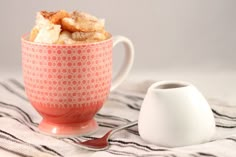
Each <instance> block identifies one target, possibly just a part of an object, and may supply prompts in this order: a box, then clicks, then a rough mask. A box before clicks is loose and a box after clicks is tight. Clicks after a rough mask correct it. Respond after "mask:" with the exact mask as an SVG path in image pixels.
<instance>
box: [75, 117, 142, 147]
mask: <svg viewBox="0 0 236 157" xmlns="http://www.w3.org/2000/svg"><path fill="white" fill-rule="evenodd" d="M137 124H138V121H134V122H131V123H128V124H126V125H123V126H119V127H117V128H114V129H113V130H110V131H108V132H107V133H106V134H105V135H104V136H103V137H101V138H96V139H92V140H87V141H83V142H80V141H79V142H76V143H73V144H75V145H76V146H78V147H80V148H83V149H87V150H93V151H98V150H106V149H108V148H109V146H110V144H109V142H108V140H109V138H110V137H111V135H112V134H114V133H116V132H117V131H120V130H123V129H126V128H129V127H132V126H135V125H137Z"/></svg>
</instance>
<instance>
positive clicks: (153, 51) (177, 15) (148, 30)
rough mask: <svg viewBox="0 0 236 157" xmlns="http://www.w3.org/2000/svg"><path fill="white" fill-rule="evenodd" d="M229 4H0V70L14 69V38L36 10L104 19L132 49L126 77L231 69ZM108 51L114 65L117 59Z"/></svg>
mask: <svg viewBox="0 0 236 157" xmlns="http://www.w3.org/2000/svg"><path fill="white" fill-rule="evenodd" d="M235 8H236V1H235V0H178V1H177V0H117V1H114V0H99V1H94V0H87V1H78V0H69V1H65V0H56V1H32V0H24V1H19V0H2V1H0V12H1V13H0V18H1V38H0V43H1V47H0V67H1V68H0V69H1V71H11V70H12V69H13V70H16V69H17V70H20V67H21V50H20V49H21V48H20V37H21V35H22V34H24V33H26V32H29V31H30V29H31V28H32V26H33V25H34V18H35V13H36V12H37V11H39V10H59V9H65V10H68V11H72V10H81V11H85V12H89V13H91V14H93V15H96V16H98V17H101V18H105V19H106V28H107V30H108V31H110V32H111V33H112V34H113V35H116V34H121V35H125V36H127V37H129V38H130V39H131V40H132V41H133V43H134V45H135V49H136V58H135V64H134V68H133V71H132V72H137V71H143V70H148V71H154V70H166V69H172V68H180V69H181V68H182V69H184V68H186V67H188V68H190V69H193V70H196V69H200V70H210V71H215V70H219V69H220V70H221V69H227V70H234V69H236V63H235V61H236V44H235V42H236V9H235ZM121 51H122V47H121V46H119V47H118V48H116V49H115V52H114V60H115V61H114V66H115V67H116V68H117V67H118V65H119V64H120V62H121V61H120V60H122V56H123V55H122V52H121Z"/></svg>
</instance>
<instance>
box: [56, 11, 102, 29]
mask: <svg viewBox="0 0 236 157" xmlns="http://www.w3.org/2000/svg"><path fill="white" fill-rule="evenodd" d="M61 25H62V29H63V30H67V31H70V32H96V31H101V30H103V29H104V23H103V22H102V20H98V19H97V18H96V17H94V16H91V15H89V14H87V13H83V12H76V11H74V12H73V13H72V14H71V17H68V18H63V19H62V21H61Z"/></svg>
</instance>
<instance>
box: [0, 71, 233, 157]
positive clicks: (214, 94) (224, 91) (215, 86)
mask: <svg viewBox="0 0 236 157" xmlns="http://www.w3.org/2000/svg"><path fill="white" fill-rule="evenodd" d="M8 78H16V79H19V80H21V81H22V76H21V73H20V72H16V73H14V74H13V73H7V72H6V73H5V74H2V77H1V78H0V80H3V81H4V80H6V79H8ZM160 80H182V81H188V82H191V83H193V84H194V85H195V86H196V87H197V88H198V89H199V90H200V91H201V92H202V93H203V94H204V95H205V96H206V97H207V98H209V99H212V98H213V99H219V100H223V101H225V103H226V104H227V105H228V106H236V97H235V95H236V82H235V80H236V71H218V72H199V71H198V72H194V71H158V72H147V71H146V72H139V73H134V74H131V75H129V77H128V78H127V79H126V81H125V82H124V83H123V84H122V85H121V86H120V87H119V90H127V91H129V90H136V91H140V89H144V90H143V91H140V92H145V90H146V89H147V88H148V86H149V85H150V83H153V82H155V81H160ZM143 81H144V82H145V81H146V82H147V83H146V84H140V83H139V82H143ZM141 86H146V87H141ZM127 87H128V88H127ZM235 112H236V111H235ZM234 133H236V132H235V131H234ZM235 148H236V147H235ZM83 155H84V156H90V155H91V156H96V155H98V156H101V155H108V154H105V152H104V154H103V152H99V153H96V155H95V154H94V153H93V152H88V151H81V152H80V153H79V154H78V156H83ZM0 156H17V155H14V154H12V153H9V152H8V151H5V150H4V149H0ZM75 156H76V155H75ZM109 156H112V154H109ZM232 157H233V156H232Z"/></svg>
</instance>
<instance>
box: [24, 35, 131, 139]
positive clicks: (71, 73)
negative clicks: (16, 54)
mask: <svg viewBox="0 0 236 157" xmlns="http://www.w3.org/2000/svg"><path fill="white" fill-rule="evenodd" d="M21 41H22V66H23V77H24V84H25V90H26V94H27V97H28V99H29V101H30V103H31V104H32V105H33V106H34V108H35V109H36V110H37V111H38V112H39V113H40V114H41V116H42V117H43V120H42V121H41V123H40V124H39V129H40V130H41V131H42V132H44V133H47V134H50V135H57V136H58V135H81V134H87V133H90V132H93V131H95V130H96V129H97V127H98V125H97V123H96V121H95V120H94V115H95V114H96V113H97V112H98V110H99V109H100V108H101V107H102V105H103V104H104V102H105V100H106V98H107V96H108V94H109V91H111V90H114V89H115V88H116V87H117V86H118V85H120V83H121V82H122V81H123V80H124V78H125V77H126V76H127V74H128V72H129V71H130V69H131V67H132V64H133V60H134V48H133V44H132V43H131V41H130V40H129V39H127V38H126V37H123V36H116V37H113V38H112V37H110V38H109V39H107V40H105V41H100V42H94V43H84V44H72V45H59V44H42V43H35V42H30V41H29V40H28V35H25V36H23V37H22V39H21ZM120 42H121V43H123V44H124V46H125V52H126V57H125V62H124V64H123V67H122V68H121V70H120V71H119V72H118V74H117V76H116V77H115V78H114V80H113V81H112V48H113V47H114V46H115V45H116V44H118V43H120ZM111 81H112V85H111Z"/></svg>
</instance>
